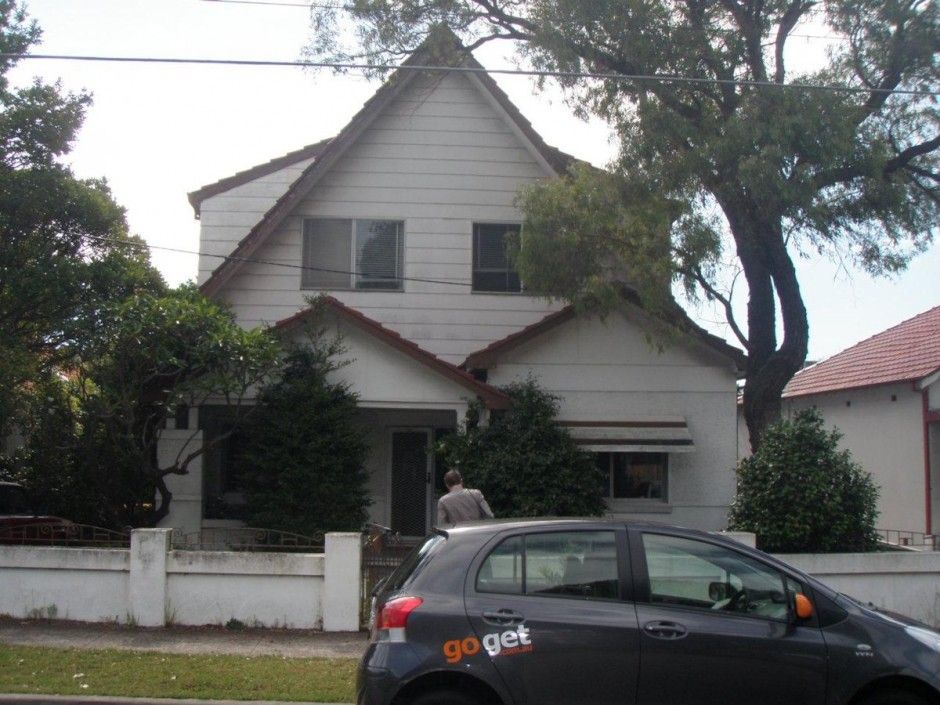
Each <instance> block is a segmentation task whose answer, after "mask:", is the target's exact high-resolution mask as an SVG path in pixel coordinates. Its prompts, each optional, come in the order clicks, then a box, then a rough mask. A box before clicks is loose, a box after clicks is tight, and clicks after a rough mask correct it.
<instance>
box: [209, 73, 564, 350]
mask: <svg viewBox="0 0 940 705" xmlns="http://www.w3.org/2000/svg"><path fill="white" fill-rule="evenodd" d="M304 164H306V162H305V163H304ZM297 175H299V166H298V168H293V167H291V168H290V169H284V170H281V171H280V172H277V173H276V174H272V175H271V176H269V177H264V178H263V179H258V180H257V181H258V182H263V183H259V184H258V185H257V188H255V187H254V185H255V182H252V183H251V184H246V185H245V186H241V187H238V189H233V190H231V191H228V192H226V193H224V194H220V195H219V196H216V197H214V198H212V199H207V201H206V202H205V203H204V205H203V246H204V248H205V249H206V251H207V252H211V253H219V252H225V251H227V252H231V251H232V250H233V249H234V247H235V245H236V244H237V241H238V240H240V239H241V237H244V235H245V234H247V232H248V230H249V229H250V227H251V226H250V225H248V226H247V227H245V224H246V223H247V221H248V220H249V219H250V218H251V217H254V219H255V222H257V220H259V219H260V218H261V217H262V215H263V213H264V211H265V210H266V209H260V207H261V206H262V205H263V204H264V203H266V202H267V203H271V204H273V202H274V201H273V199H272V198H271V194H272V193H274V190H273V189H271V188H270V187H271V184H272V183H273V181H272V180H275V181H276V180H279V183H282V184H284V189H285V190H286V188H287V186H288V185H289V182H290V181H291V179H290V178H289V177H290V176H294V178H296V176H297ZM547 176H549V174H548V173H547V172H546V170H545V169H544V168H543V167H542V166H540V164H539V162H538V160H537V159H536V157H535V155H534V154H533V153H532V152H531V151H530V150H529V149H528V148H527V146H526V145H525V144H524V143H523V142H522V141H521V140H520V139H519V138H518V137H517V136H516V134H515V132H514V131H513V129H512V128H511V127H510V126H509V124H507V122H506V120H505V119H504V118H503V116H501V115H500V114H499V112H497V110H496V109H495V108H494V107H493V106H492V105H491V104H490V103H489V101H488V100H487V99H486V98H485V97H484V96H483V95H482V94H481V93H480V91H479V90H478V89H477V88H476V87H475V86H474V84H473V82H472V81H470V80H469V79H468V78H466V77H464V76H459V75H458V76H448V77H446V78H443V79H434V80H432V81H423V82H420V83H418V84H417V85H415V86H413V87H411V88H410V89H409V90H408V91H406V92H405V93H404V94H403V95H402V96H400V97H399V99H398V100H395V101H393V102H392V103H390V105H389V106H388V107H387V108H386V109H385V111H384V112H383V113H382V114H381V115H380V116H378V118H377V119H376V120H375V121H374V122H373V124H372V125H371V126H370V127H369V129H367V130H365V131H364V132H363V133H362V134H361V135H360V136H359V137H358V138H357V139H356V141H355V143H354V144H352V145H351V146H350V147H349V149H348V150H347V152H346V153H345V154H344V155H343V156H342V157H341V158H340V159H339V160H338V161H337V163H336V164H335V165H334V166H333V168H332V169H330V170H329V171H328V172H327V173H325V174H324V175H323V176H322V178H321V179H320V181H319V182H318V183H317V185H316V186H315V187H314V188H313V191H312V192H311V194H310V195H309V196H308V197H307V198H305V199H304V200H302V201H301V202H300V203H299V204H298V206H297V207H296V208H295V210H294V212H293V213H292V214H291V215H290V216H289V217H287V218H286V219H285V220H284V222H283V223H282V224H281V225H280V227H279V228H278V229H277V230H276V231H275V232H274V233H272V235H271V236H270V237H269V238H268V239H267V241H266V242H265V243H264V244H262V245H261V246H260V247H259V248H258V249H257V250H256V251H255V252H254V253H253V255H252V258H253V259H257V260H264V262H263V263H262V262H259V263H249V264H246V265H244V266H242V267H241V269H240V270H239V271H238V272H237V273H236V274H235V275H234V276H233V277H231V278H230V279H229V280H228V281H227V282H226V283H225V285H224V286H223V288H222V289H221V291H220V292H219V294H218V296H219V297H220V298H221V299H223V300H224V301H226V302H228V303H229V304H231V305H232V306H233V308H234V310H235V312H236V313H237V315H238V318H239V320H240V321H241V322H242V324H243V325H245V326H255V325H260V324H271V323H274V322H276V321H278V320H281V319H283V318H286V317H288V316H290V315H292V314H293V313H295V312H296V311H297V310H299V309H300V308H302V307H303V306H304V305H305V303H304V301H305V297H307V296H309V295H314V294H316V293H318V290H302V289H301V288H300V275H301V271H300V270H299V269H297V268H295V266H296V265H299V264H300V263H301V252H302V236H301V233H302V227H303V219H304V218H305V217H330V218H378V219H388V220H402V221H404V223H405V243H404V244H405V247H404V275H405V277H408V278H410V279H411V280H409V281H406V282H405V284H404V291H401V292H374V291H370V292H366V291H349V290H332V291H330V293H331V294H333V295H334V296H336V298H338V299H339V300H341V301H342V302H343V303H345V304H347V305H350V306H352V307H354V308H355V309H357V310H359V311H361V312H362V313H364V314H365V315H366V316H369V317H370V318H373V319H375V320H377V321H379V322H380V323H382V324H383V325H386V326H388V327H389V328H391V329H392V330H394V331H396V332H398V333H400V334H401V335H403V336H404V337H406V338H407V339H409V340H412V341H414V342H415V343H417V344H418V345H420V346H422V347H423V348H425V349H427V350H429V351H430V352H432V353H435V354H437V355H440V356H441V357H443V358H444V359H446V360H448V361H451V362H461V361H463V359H464V358H465V357H466V356H467V355H468V354H470V353H471V352H474V351H476V350H478V349H480V348H482V347H485V346H486V345H488V344H489V343H491V342H493V341H495V340H498V339H500V338H503V337H505V336H506V335H509V334H511V333H513V332H515V331H517V330H519V329H521V328H523V327H525V326H527V325H529V324H531V323H534V322H536V321H538V320H540V319H541V318H542V317H543V316H545V315H546V314H547V313H549V312H551V311H554V310H558V308H560V304H553V303H550V302H548V301H546V300H544V299H539V298H536V297H532V296H525V295H520V294H485V293H473V292H471V290H470V282H471V274H472V271H471V270H472V228H473V223H474V222H508V223H518V222H521V220H522V213H521V212H520V211H519V209H518V208H517V207H516V206H515V199H516V196H517V194H518V192H519V189H520V188H522V187H524V186H526V185H529V184H532V183H535V182H536V181H538V180H540V179H544V178H546V177H547ZM240 199H246V200H245V202H244V203H238V204H237V205H235V204H236V202H238V201H240ZM265 199H269V200H268V201H266V200H265ZM243 227H244V228H245V229H244V232H241V231H240V230H239V228H243ZM239 233H241V235H240V237H236V236H237V235H238V234H239ZM204 259H205V258H204ZM217 264H218V262H217V261H215V262H208V263H203V264H202V265H201V266H202V267H203V269H202V270H201V275H202V274H204V273H205V272H206V271H207V270H211V269H214V268H215V266H217ZM283 265H288V266H283ZM414 279H426V280H432V281H414ZM202 280H203V279H202V278H201V279H200V281H202ZM442 282H447V283H442Z"/></svg>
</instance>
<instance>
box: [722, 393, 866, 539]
mask: <svg viewBox="0 0 940 705" xmlns="http://www.w3.org/2000/svg"><path fill="white" fill-rule="evenodd" d="M841 437H842V435H841V434H840V433H839V432H838V431H835V430H833V431H830V432H827V431H826V430H825V428H824V422H823V418H822V416H821V415H820V413H819V411H817V410H816V409H807V410H805V411H801V412H799V413H798V414H797V415H796V416H794V417H793V419H792V420H785V421H780V422H778V423H776V424H774V425H772V426H770V427H769V428H768V430H767V433H766V436H765V439H764V442H763V444H762V445H761V447H760V449H759V450H758V451H757V453H755V454H754V455H752V456H751V457H749V458H745V459H744V460H742V461H741V462H740V464H739V465H738V491H737V496H736V497H735V499H734V503H733V504H732V506H731V512H730V519H731V521H730V528H731V529H733V530H735V531H752V532H754V533H755V534H757V541H758V545H759V546H760V548H762V549H763V550H765V551H772V552H778V553H809V552H812V553H831V552H840V551H871V550H874V549H875V547H876V545H877V534H876V533H875V520H876V518H877V516H878V511H877V508H876V507H877V502H878V488H877V487H876V486H875V484H874V483H873V482H872V479H871V476H870V475H869V474H868V473H866V472H864V471H863V470H862V468H861V467H860V466H859V465H858V464H857V463H856V462H854V461H853V460H852V457H851V455H850V454H849V452H848V451H847V450H842V451H840V450H839V448H838V446H839V439H840V438H841Z"/></svg>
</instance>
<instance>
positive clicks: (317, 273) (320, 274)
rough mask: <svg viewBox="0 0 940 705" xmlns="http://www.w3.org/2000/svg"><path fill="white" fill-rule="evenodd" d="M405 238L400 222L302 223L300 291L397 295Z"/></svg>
mask: <svg viewBox="0 0 940 705" xmlns="http://www.w3.org/2000/svg"><path fill="white" fill-rule="evenodd" d="M404 232H405V224H404V223H403V222H402V221H400V220H371V219H366V218H307V219H305V220H304V225H303V265H304V269H303V271H302V273H301V277H300V286H301V288H302V289H367V290H381V291H401V290H402V289H403V288H404V287H403V286H402V273H403V259H404V249H405V248H404Z"/></svg>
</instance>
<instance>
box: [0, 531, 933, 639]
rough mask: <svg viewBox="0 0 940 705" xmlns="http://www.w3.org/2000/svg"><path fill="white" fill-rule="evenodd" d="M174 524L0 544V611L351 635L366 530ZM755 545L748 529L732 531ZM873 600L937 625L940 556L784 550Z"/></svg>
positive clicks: (792, 559) (789, 558) (806, 567)
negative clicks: (177, 544) (198, 535)
mask: <svg viewBox="0 0 940 705" xmlns="http://www.w3.org/2000/svg"><path fill="white" fill-rule="evenodd" d="M169 532H170V530H169V529H138V530H136V531H134V532H133V534H132V536H131V548H130V550H121V549H87V548H55V547H29V546H0V614H7V615H12V616H15V617H46V618H58V619H74V620H80V621H88V622H118V623H130V624H138V625H140V626H153V627H158V626H164V625H168V624H186V625H203V624H225V623H226V622H228V621H229V620H230V619H236V620H238V621H240V622H242V623H244V624H246V625H249V626H260V627H281V628H290V629H323V630H325V631H355V630H357V629H358V628H359V590H360V585H361V575H360V570H361V548H360V546H361V544H360V537H359V534H355V533H334V534H327V536H326V546H325V552H324V553H322V554H294V553H244V552H231V551H174V550H171V549H170V545H169V541H170V540H169ZM732 538H736V539H738V540H740V541H742V542H743V543H748V544H750V545H753V536H752V535H735V536H733V537H732ZM778 557H779V558H780V559H782V560H784V561H786V562H787V563H790V564H791V565H794V566H796V567H797V568H800V569H801V570H803V571H805V572H807V573H809V574H811V575H814V576H816V577H817V578H819V579H820V580H822V581H823V582H824V583H826V584H828V585H831V586H832V587H834V588H836V589H837V590H839V591H841V592H845V593H847V594H849V595H852V596H853V597H856V598H858V599H860V600H863V601H865V602H872V603H874V604H875V605H877V606H879V607H884V608H887V609H891V610H895V611H897V612H900V613H902V614H906V615H909V616H911V617H914V618H916V619H919V620H921V621H923V622H927V623H928V624H931V625H940V552H937V551H930V552H893V553H860V554H804V555H786V556H778Z"/></svg>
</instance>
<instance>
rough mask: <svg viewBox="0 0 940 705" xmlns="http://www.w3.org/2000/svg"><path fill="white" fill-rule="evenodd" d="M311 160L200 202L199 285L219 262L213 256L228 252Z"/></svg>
mask: <svg viewBox="0 0 940 705" xmlns="http://www.w3.org/2000/svg"><path fill="white" fill-rule="evenodd" d="M312 161H313V160H312V159H305V160H303V161H300V162H297V163H296V164H292V165H290V166H288V167H285V168H283V169H279V170H278V171H275V172H273V173H271V174H267V175H266V176H261V177H259V178H257V179H254V180H253V181H249V182H248V183H246V184H242V185H241V186H236V187H234V188H232V189H229V190H228V191H225V192H223V193H220V194H218V195H216V196H212V197H211V198H207V199H205V200H204V201H203V202H202V204H201V205H200V208H199V213H200V216H199V220H200V233H199V251H200V253H201V254H200V256H199V275H198V283H199V284H202V283H203V282H205V281H206V279H208V278H209V275H210V274H212V271H213V270H214V269H215V268H216V267H218V266H219V265H220V264H221V263H222V260H221V259H220V258H219V257H217V256H213V255H228V254H231V253H232V252H233V251H234V250H235V248H236V247H237V246H238V243H239V242H241V240H242V238H244V237H245V236H246V235H247V234H248V233H249V232H250V231H251V229H252V228H253V227H254V226H255V223H257V222H258V221H259V220H261V218H262V217H263V216H264V214H265V213H267V212H268V211H269V210H270V209H271V207H272V206H273V205H274V204H275V202H276V201H277V199H278V198H280V197H281V196H282V195H283V194H284V192H285V191H287V189H288V188H289V187H290V185H291V184H292V183H294V181H296V180H297V178H298V177H299V176H300V175H301V173H303V170H304V169H306V168H307V167H308V166H309V165H310V163H311V162H312Z"/></svg>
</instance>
